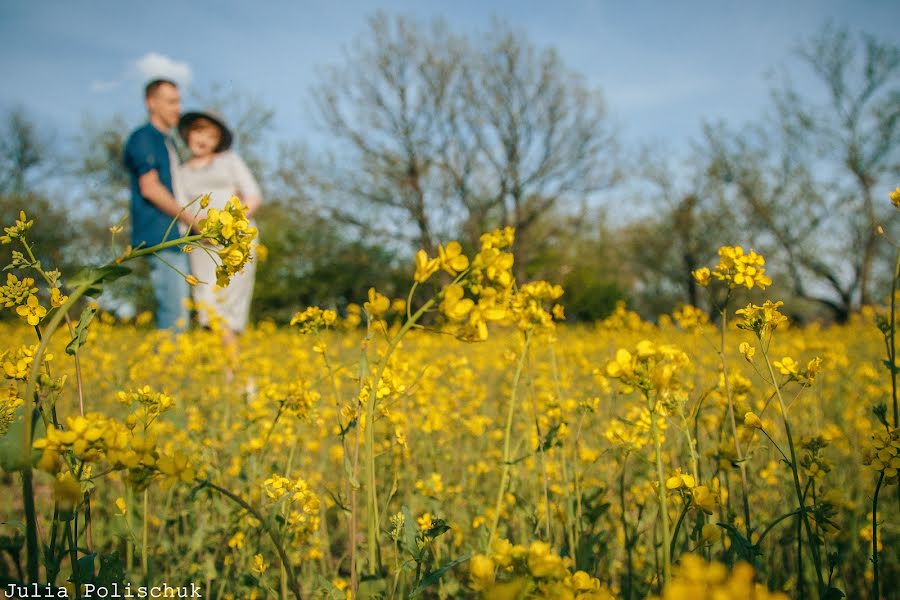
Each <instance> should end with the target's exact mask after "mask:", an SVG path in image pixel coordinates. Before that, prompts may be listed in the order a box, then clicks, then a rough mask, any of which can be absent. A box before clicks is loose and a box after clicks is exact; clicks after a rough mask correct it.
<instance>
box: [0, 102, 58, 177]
mask: <svg viewBox="0 0 900 600" xmlns="http://www.w3.org/2000/svg"><path fill="white" fill-rule="evenodd" d="M49 146H50V137H49V135H48V134H47V133H46V132H43V131H41V130H40V129H39V127H38V126H37V124H36V123H35V122H34V120H33V119H31V118H30V117H29V116H28V115H27V114H26V113H25V110H24V109H23V108H21V107H20V108H14V109H12V110H10V111H9V112H8V113H7V114H6V115H5V116H4V123H3V125H2V131H0V193H3V194H17V195H18V194H25V193H26V192H28V191H29V188H30V180H31V179H33V178H34V177H35V176H36V174H37V172H38V170H39V169H40V168H41V167H42V166H46V165H47V164H48V162H49V159H50V152H49Z"/></svg>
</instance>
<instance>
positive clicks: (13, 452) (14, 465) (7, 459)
mask: <svg viewBox="0 0 900 600" xmlns="http://www.w3.org/2000/svg"><path fill="white" fill-rule="evenodd" d="M24 428H25V416H24V407H23V406H20V407H19V408H17V409H16V413H15V416H14V417H13V422H12V423H10V425H9V430H8V431H7V432H6V435H2V436H0V469H3V470H4V471H7V472H10V473H11V472H13V471H21V470H22V468H23V467H24V466H25V460H24V458H23V454H22V438H23V436H24V435H25V431H24ZM43 431H44V423H43V421H41V420H40V419H37V421H36V422H35V425H34V428H33V429H32V432H31V434H32V437H33V439H38V438H40V437H43ZM40 457H41V452H40V450H32V451H31V464H32V465H33V464H35V463H36V462H37V460H38V459H39V458H40Z"/></svg>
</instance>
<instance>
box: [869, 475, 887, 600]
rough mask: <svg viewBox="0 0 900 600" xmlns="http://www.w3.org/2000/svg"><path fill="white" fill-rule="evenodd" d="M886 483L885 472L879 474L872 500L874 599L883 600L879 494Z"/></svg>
mask: <svg viewBox="0 0 900 600" xmlns="http://www.w3.org/2000/svg"><path fill="white" fill-rule="evenodd" d="M882 482H884V471H881V472H880V473H879V474H878V483H877V484H876V485H875V497H874V498H872V566H873V568H874V569H875V579H874V581H873V583H872V598H874V599H875V600H878V599H879V598H881V580H880V579H879V574H878V494H879V492H881V484H882Z"/></svg>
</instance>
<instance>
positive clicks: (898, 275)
mask: <svg viewBox="0 0 900 600" xmlns="http://www.w3.org/2000/svg"><path fill="white" fill-rule="evenodd" d="M898 280H900V248H898V249H897V260H896V262H895V263H894V281H893V285H892V286H891V332H890V351H891V356H890V360H891V399H892V400H893V403H894V427H900V414H898V407H897V366H896V360H897V345H896V333H897V331H896V323H897V321H896V304H897V282H898Z"/></svg>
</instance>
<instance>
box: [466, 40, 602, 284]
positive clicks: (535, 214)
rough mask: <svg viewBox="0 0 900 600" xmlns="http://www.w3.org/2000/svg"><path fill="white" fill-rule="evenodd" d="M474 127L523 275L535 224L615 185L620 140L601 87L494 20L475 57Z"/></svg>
mask: <svg viewBox="0 0 900 600" xmlns="http://www.w3.org/2000/svg"><path fill="white" fill-rule="evenodd" d="M469 74H470V77H469V79H468V86H467V89H466V92H467V94H466V100H467V102H468V103H469V104H470V105H471V106H472V107H477V110H473V111H472V112H471V113H470V115H471V117H472V120H471V121H470V123H469V126H470V131H471V132H472V135H473V136H474V138H475V139H476V140H477V143H478V149H479V151H480V153H481V155H482V156H483V157H484V161H483V164H484V165H485V166H487V168H488V169H489V175H490V183H491V185H492V187H491V192H492V193H490V194H488V197H490V198H492V199H493V202H492V204H491V205H489V206H490V207H493V206H496V207H497V208H498V209H499V211H500V221H501V223H502V224H503V225H511V226H513V227H515V228H516V245H515V247H514V251H515V254H516V257H517V259H518V260H517V270H518V273H517V274H518V275H519V276H522V275H524V269H525V266H526V262H527V258H528V253H527V250H528V249H529V247H530V246H532V245H533V243H534V241H535V240H531V239H529V233H530V230H531V228H532V227H533V226H534V225H535V223H536V221H537V220H538V219H540V218H541V216H543V215H544V214H546V213H547V212H548V211H550V210H551V209H553V208H555V207H557V205H558V204H559V203H560V202H563V201H566V200H568V201H571V202H574V203H575V205H576V206H577V205H578V204H579V203H580V201H581V200H582V199H584V198H585V197H586V196H589V195H590V194H593V193H594V192H597V191H598V190H600V189H603V188H604V187H607V186H609V185H610V184H612V183H613V182H614V181H615V179H616V177H617V172H616V169H615V168H614V167H613V165H612V160H611V159H612V157H614V156H615V142H614V137H613V135H612V132H611V129H610V127H609V125H608V122H607V118H606V110H605V105H604V102H603V99H602V97H601V95H600V93H599V92H597V91H595V90H591V89H590V88H588V86H587V85H586V84H585V83H584V81H583V79H582V78H581V77H580V76H579V75H577V74H575V73H573V72H571V71H569V70H567V69H566V68H565V65H563V64H562V61H561V60H560V58H559V55H558V54H557V53H556V51H555V50H553V49H549V48H548V49H542V50H541V49H538V48H535V47H534V46H533V45H532V44H531V43H530V42H529V41H528V40H527V39H526V38H525V36H524V35H522V34H517V33H515V32H513V31H512V30H510V29H509V28H508V27H507V26H505V25H503V24H502V23H499V22H495V23H494V26H493V28H492V29H491V30H490V31H489V32H488V34H487V35H486V36H484V38H483V41H482V43H481V44H479V46H478V48H477V49H476V50H475V52H474V53H473V56H472V62H471V69H470V72H469Z"/></svg>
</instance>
